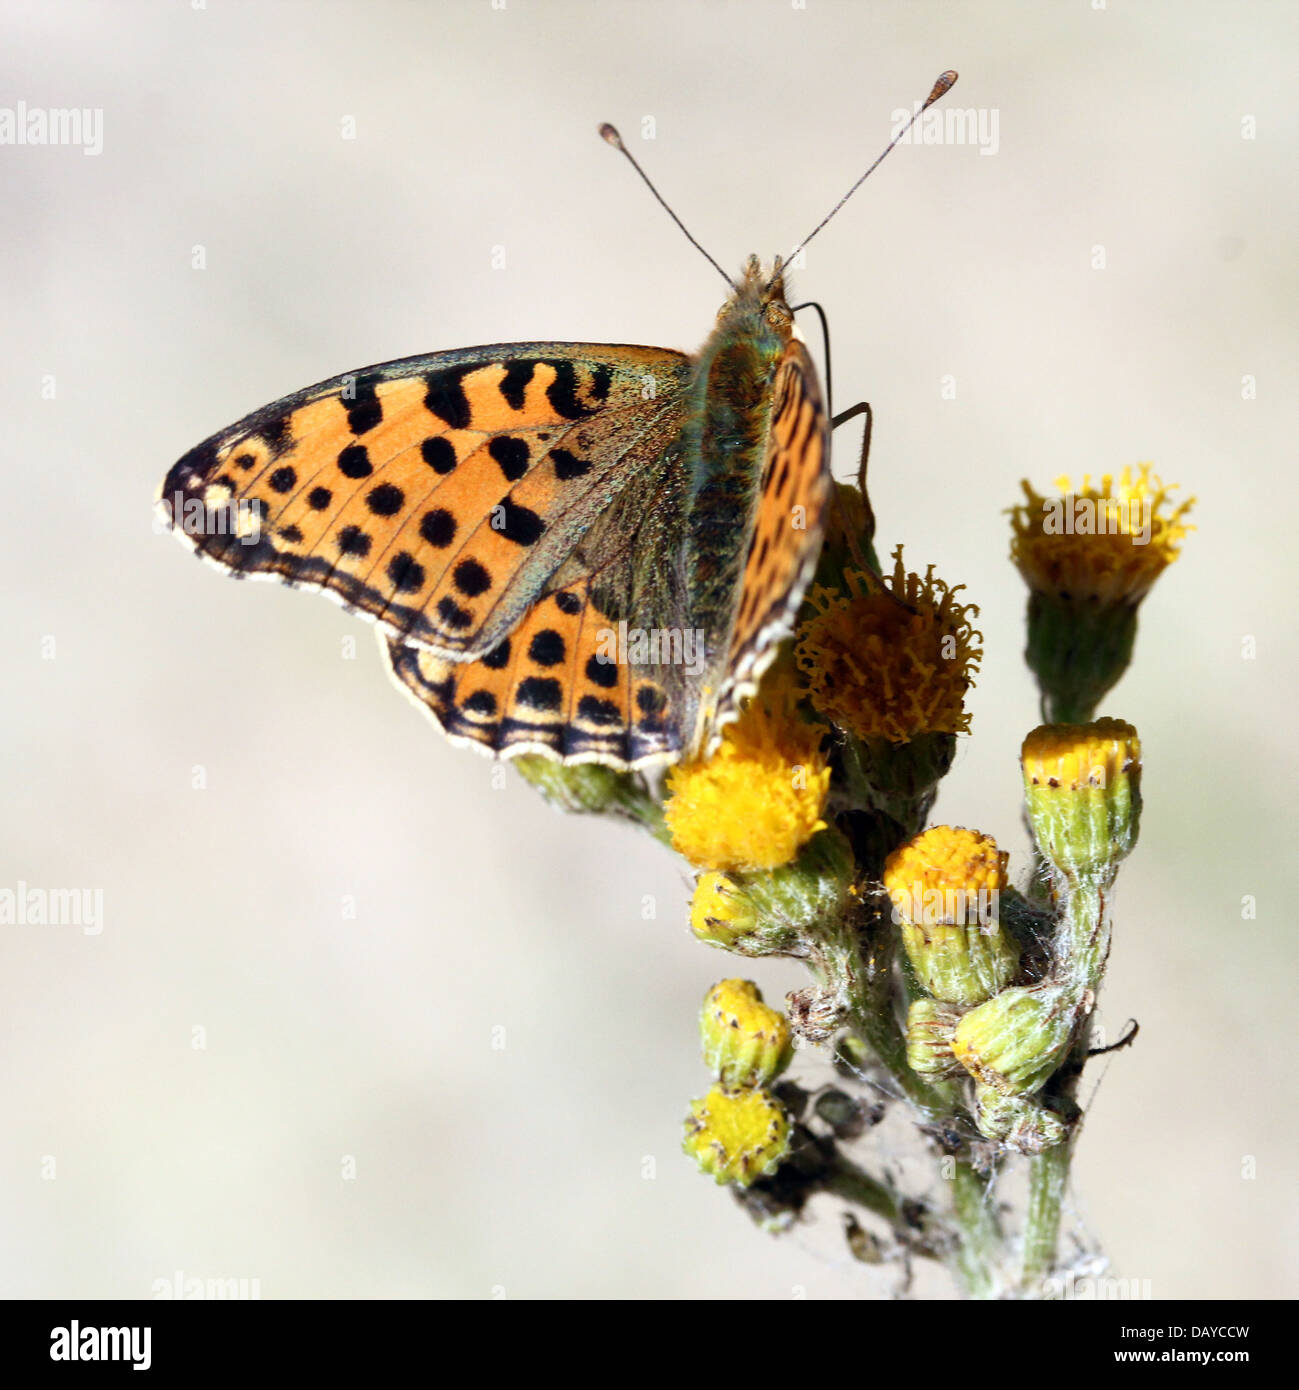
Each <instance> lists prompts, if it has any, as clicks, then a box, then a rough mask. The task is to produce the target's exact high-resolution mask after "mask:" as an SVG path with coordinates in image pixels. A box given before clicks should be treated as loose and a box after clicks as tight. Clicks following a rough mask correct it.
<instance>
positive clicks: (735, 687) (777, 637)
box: [703, 338, 831, 748]
mask: <svg viewBox="0 0 1299 1390" xmlns="http://www.w3.org/2000/svg"><path fill="white" fill-rule="evenodd" d="M830 486H831V475H830V425H829V420H828V419H827V417H826V413H825V407H824V405H823V404H822V400H821V388H820V384H819V383H818V381H817V376H816V367H815V365H814V364H813V362H812V359H811V356H810V355H809V353H808V351H807V348H806V347H805V346H804V345H803V343H802V342H800V341H799V340H798V339H797V338H791V339H790V342H789V345H788V346H787V347H786V349H785V352H784V355H783V357H782V358H781V361H780V363H779V365H778V367H777V369H776V374H775V378H774V380H773V383H772V404H771V424H770V428H769V431H768V436H767V450H766V457H765V461H764V463H763V468H762V479H761V486H760V492H759V498H758V504H757V511H756V514H755V519H754V528H753V536H752V539H751V541H750V543H749V549H748V554H747V556H746V559H745V563H744V575H743V580H742V583H741V586H740V594H739V603H738V608H737V611H736V617H735V623H734V626H733V628H732V630H731V638H730V643H729V650H728V656H727V661H726V666H725V669H724V673H723V677H722V679H721V680H720V682H719V684H718V689H717V694H716V697H715V701H714V703H713V706H712V710H711V717H710V718H709V719H708V723H707V727H706V728H705V729H704V730H703V734H704V740H705V742H706V745H707V746H708V747H710V748H711V747H714V746H715V745H716V741H717V736H718V733H719V731H720V729H721V728H722V727H723V726H724V725H725V724H726V723H728V722H729V721H730V720H732V719H734V718H735V715H736V707H737V704H738V702H739V700H740V699H742V698H743V697H744V696H746V695H747V694H750V693H751V692H752V691H753V689H754V687H755V685H756V683H757V680H758V677H759V676H761V674H762V672H763V670H764V669H765V667H766V666H767V665H768V664H769V662H770V660H771V658H772V657H773V656H774V654H775V650H776V647H777V645H778V644H779V643H780V642H781V641H782V640H783V639H784V638H786V637H787V636H789V635H790V633H791V632H792V631H793V629H794V620H795V618H796V616H797V614H798V609H799V605H800V604H801V603H802V601H803V593H804V591H805V590H806V588H807V586H808V584H809V583H810V582H811V579H812V574H813V571H814V570H815V569H816V562H817V557H818V556H819V554H820V551H821V541H822V537H823V535H824V528H825V511H826V507H827V505H828V503H829V497H830Z"/></svg>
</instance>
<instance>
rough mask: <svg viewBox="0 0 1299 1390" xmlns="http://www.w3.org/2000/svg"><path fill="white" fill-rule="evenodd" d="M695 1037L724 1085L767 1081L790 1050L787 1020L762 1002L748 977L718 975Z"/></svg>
mask: <svg viewBox="0 0 1299 1390" xmlns="http://www.w3.org/2000/svg"><path fill="white" fill-rule="evenodd" d="M699 1039H700V1042H701V1043H702V1044H703V1049H704V1061H705V1062H706V1063H707V1064H708V1066H709V1067H710V1068H711V1069H712V1071H713V1072H714V1074H715V1075H716V1076H717V1078H718V1079H719V1080H720V1081H721V1083H722V1085H723V1086H765V1085H767V1084H768V1083H769V1082H771V1081H773V1080H775V1078H776V1077H777V1076H779V1075H780V1073H781V1072H782V1071H784V1069H785V1068H786V1067H787V1066H788V1065H789V1062H790V1058H791V1057H792V1056H793V1055H794V1044H793V1037H792V1035H791V1033H790V1030H789V1020H788V1019H786V1017H785V1015H784V1014H782V1013H777V1011H776V1010H775V1009H772V1008H769V1007H768V1006H767V1005H766V1004H764V1003H763V1002H762V991H761V990H759V989H758V987H757V985H755V984H754V983H753V981H752V980H721V981H719V983H717V984H715V985H714V986H713V987H712V989H710V990H709V991H708V993H707V994H706V995H705V996H704V1006H703V1008H702V1009H701V1010H700V1012H699Z"/></svg>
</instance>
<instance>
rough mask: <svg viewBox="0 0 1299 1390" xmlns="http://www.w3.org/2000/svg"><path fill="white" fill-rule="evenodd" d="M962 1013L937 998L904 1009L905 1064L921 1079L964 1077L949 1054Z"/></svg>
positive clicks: (918, 1000) (913, 1002) (961, 1069)
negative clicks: (905, 1023) (905, 1017)
mask: <svg viewBox="0 0 1299 1390" xmlns="http://www.w3.org/2000/svg"><path fill="white" fill-rule="evenodd" d="M960 1021H961V1011H960V1009H958V1008H955V1007H954V1006H953V1005H951V1004H944V1003H942V1002H941V1001H940V1000H938V999H915V1000H913V1001H912V1003H911V1007H910V1008H909V1009H908V1010H907V1064H908V1066H910V1068H911V1070H912V1071H914V1072H918V1073H919V1074H920V1075H921V1076H934V1077H949V1076H964V1075H965V1068H964V1067H962V1066H961V1064H960V1062H958V1061H957V1060H956V1058H955V1056H954V1055H953V1054H952V1034H953V1033H955V1032H956V1025H957V1024H958V1023H959V1022H960Z"/></svg>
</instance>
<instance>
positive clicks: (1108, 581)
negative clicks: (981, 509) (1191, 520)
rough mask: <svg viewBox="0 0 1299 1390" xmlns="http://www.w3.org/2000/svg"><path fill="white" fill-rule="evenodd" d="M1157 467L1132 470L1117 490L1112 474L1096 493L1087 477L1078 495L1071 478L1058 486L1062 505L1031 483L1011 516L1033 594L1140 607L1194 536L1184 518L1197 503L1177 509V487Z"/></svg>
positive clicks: (1019, 562) (1015, 550)
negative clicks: (1185, 542)
mask: <svg viewBox="0 0 1299 1390" xmlns="http://www.w3.org/2000/svg"><path fill="white" fill-rule="evenodd" d="M1152 467H1153V465H1151V464H1149V463H1142V464H1138V465H1137V470H1138V471H1136V472H1135V473H1134V472H1133V469H1132V468H1131V467H1130V466H1129V467H1126V468H1124V470H1123V472H1122V473H1121V474H1120V475H1119V478H1118V482H1117V483H1116V482H1115V480H1114V477H1113V475H1111V474H1109V473H1107V474H1105V475H1104V477H1102V479H1101V484H1100V487H1098V488H1093V487H1092V486H1091V477H1090V475H1086V476H1084V478H1083V480H1082V488H1081V489H1080V490H1079V491H1078V492H1074V491H1073V490H1072V488H1071V486H1070V480H1069V478H1068V477H1062V478H1057V479H1056V486H1057V487H1058V488H1059V489H1060V491H1061V494H1062V495H1061V496H1059V497H1043V496H1041V495H1040V494H1039V493H1038V492H1037V491H1036V490H1035V489H1034V488H1033V486H1032V484H1031V483H1029V482H1028V481H1027V480H1025V481H1024V483H1023V484H1022V486H1023V488H1024V495H1025V497H1026V498H1027V499H1028V500H1027V501H1026V502H1023V503H1020V504H1019V505H1018V506H1015V507H1012V508H1011V509H1010V516H1011V526H1012V528H1013V530H1014V537H1013V539H1012V541H1011V547H1010V554H1011V559H1012V560H1014V562H1015V564H1016V566H1017V567H1018V569H1019V572H1020V573H1021V574H1022V575H1023V576H1024V579H1025V581H1026V582H1027V584H1028V586H1029V587H1030V588H1031V589H1033V590H1034V591H1036V592H1037V593H1042V594H1050V595H1055V596H1059V597H1064V598H1069V599H1074V600H1085V599H1096V600H1099V601H1100V602H1102V603H1118V602H1123V603H1131V604H1136V603H1139V602H1140V601H1141V600H1142V599H1143V598H1144V597H1145V595H1146V593H1147V592H1148V591H1149V589H1150V586H1151V585H1152V584H1153V583H1154V582H1155V580H1156V579H1158V578H1159V576H1160V575H1161V574H1162V573H1163V572H1164V570H1165V569H1166V568H1167V567H1168V566H1169V565H1170V564H1172V562H1173V561H1174V560H1176V559H1177V557H1178V555H1179V554H1180V545H1181V542H1182V541H1183V540H1184V539H1185V537H1186V535H1187V533H1188V532H1189V531H1191V530H1194V527H1192V526H1189V525H1188V524H1187V523H1186V522H1185V521H1184V520H1183V518H1184V517H1185V516H1186V514H1187V512H1189V511H1190V509H1191V507H1192V506H1193V505H1194V502H1195V499H1194V498H1193V497H1190V498H1187V499H1186V500H1185V501H1184V502H1179V503H1178V504H1177V505H1176V506H1175V507H1173V506H1172V498H1171V496H1170V494H1171V493H1172V492H1173V491H1174V490H1175V488H1176V484H1173V485H1171V486H1169V487H1165V486H1164V484H1163V483H1162V482H1161V481H1160V479H1159V477H1158V475H1157V474H1155V473H1153V472H1152V471H1151V470H1152ZM1170 508H1171V510H1170Z"/></svg>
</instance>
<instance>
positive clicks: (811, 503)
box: [159, 257, 830, 769]
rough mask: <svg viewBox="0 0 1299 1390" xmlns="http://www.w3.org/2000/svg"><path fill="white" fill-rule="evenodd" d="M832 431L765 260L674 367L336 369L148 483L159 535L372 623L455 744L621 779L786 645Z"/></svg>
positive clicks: (684, 751) (725, 714)
mask: <svg viewBox="0 0 1299 1390" xmlns="http://www.w3.org/2000/svg"><path fill="white" fill-rule="evenodd" d="M828 430H829V426H828V421H827V417H826V413H825V409H824V407H823V405H822V400H821V393H820V388H819V386H818V383H817V376H816V370H815V367H814V365H813V363H812V360H811V357H810V355H809V353H808V351H807V348H806V347H805V346H804V344H803V342H802V341H801V339H800V337H799V335H798V333H797V330H796V329H795V327H794V318H793V314H792V313H791V312H790V309H789V305H788V303H787V301H786V296H785V288H784V276H783V272H782V269H781V266H780V263H779V261H777V262H776V264H775V265H774V267H773V268H772V269H771V270H770V271H768V272H764V271H763V270H762V269H761V267H760V266H759V263H758V260H757V258H756V257H753V258H751V259H750V261H749V263H748V265H747V267H746V268H745V271H744V274H743V275H742V277H741V278H740V279H739V281H738V282H737V283H736V285H735V288H734V293H733V294H732V295H731V297H730V298H729V299H728V301H727V303H726V304H725V305H724V306H723V308H722V310H721V313H720V314H719V316H718V322H717V326H716V328H715V329H714V331H713V333H712V335H711V337H710V338H709V339H708V341H707V343H706V344H705V345H704V347H703V350H702V351H701V352H700V353H699V354H698V356H696V357H689V356H687V355H685V354H684V353H680V352H674V351H672V350H670V349H667V348H651V347H631V346H622V345H596V344H586V343H546V342H538V343H510V344H506V345H495V346H487V347H474V348H464V349H460V350H457V351H452V352H442V353H433V354H430V355H428V356H422V357H410V358H405V359H403V360H400V361H396V362H387V363H383V364H381V365H379V366H374V367H367V368H364V369H362V370H360V371H357V372H353V373H348V374H347V375H344V376H341V377H334V378H332V379H330V380H328V381H323V382H320V383H319V384H318V385H315V386H312V387H308V388H307V389H306V390H304V391H299V392H297V393H296V394H294V395H292V396H287V397H285V398H284V399H283V400H279V401H276V402H275V403H274V404H272V405H268V406H265V407H263V408H262V409H261V410H258V411H254V412H253V414H251V415H249V416H247V417H246V418H245V419H243V420H241V421H239V423H238V424H236V425H233V426H231V427H230V428H229V429H227V430H223V431H221V432H220V433H219V434H216V435H214V436H213V437H212V438H210V439H208V440H206V441H205V442H204V443H202V444H200V445H199V446H198V447H197V448H195V449H191V450H190V451H189V453H187V454H185V455H184V457H183V458H181V459H180V460H179V461H178V462H177V463H176V464H175V465H174V466H173V467H172V468H171V470H170V471H169V472H168V474H167V476H166V479H165V480H164V482H163V485H162V489H161V495H160V499H159V505H160V508H161V512H162V516H163V519H164V520H165V521H166V522H167V523H168V524H169V525H171V526H172V527H173V528H174V529H175V531H176V533H177V535H178V536H180V538H181V539H182V540H183V541H184V542H185V543H186V544H187V545H189V546H192V547H193V549H194V550H195V551H196V552H197V553H198V554H199V555H200V556H202V557H203V558H204V559H207V560H211V561H214V562H215V563H216V564H218V565H220V566H222V567H223V568H225V569H226V570H228V571H229V572H230V573H231V574H233V575H236V576H239V577H248V576H269V577H274V578H276V579H280V580H282V581H283V582H285V583H287V584H290V585H294V586H298V587H303V588H315V589H321V590H323V591H324V592H326V593H328V594H330V595H332V596H333V597H334V598H336V599H338V600H340V601H341V602H342V603H343V604H344V605H345V606H346V607H348V608H350V609H352V610H354V611H355V612H357V613H360V614H362V615H364V616H365V617H367V618H370V619H372V620H373V621H374V622H376V623H377V624H378V625H379V627H380V628H381V630H382V633H383V635H384V637H385V639H386V640H385V642H384V647H385V650H386V654H387V659H388V663H389V666H390V669H391V671H392V673H393V675H394V677H395V678H396V680H397V681H398V683H399V684H400V685H401V686H402V687H403V688H404V689H405V690H407V691H408V692H409V693H410V694H411V695H412V696H414V697H415V699H416V700H417V702H418V703H419V704H420V705H421V707H422V708H423V709H425V710H426V711H427V712H428V713H429V714H430V715H431V716H432V718H433V719H434V721H435V722H436V723H437V724H438V725H439V726H440V727H441V728H442V729H444V730H445V731H446V733H447V734H448V735H449V736H450V737H451V739H452V740H453V741H454V742H459V743H469V744H473V745H475V746H476V747H478V748H480V749H484V750H487V751H488V752H490V753H494V754H497V755H499V756H502V757H511V756H514V755H517V754H522V753H538V754H543V755H546V756H549V757H551V758H557V759H559V760H560V761H563V762H568V763H577V762H597V763H604V764H607V765H609V766H611V767H615V768H622V769H627V768H639V767H644V766H647V765H651V764H654V763H656V762H664V761H668V760H671V759H674V758H677V757H681V756H685V757H693V756H698V755H699V754H700V753H702V752H703V751H704V750H706V749H707V748H708V747H709V746H710V743H715V741H716V738H717V735H718V733H719V732H720V730H721V729H722V728H723V727H724V726H725V724H726V723H727V722H729V721H730V720H731V719H733V718H734V717H735V716H736V712H737V709H738V706H739V703H740V701H742V700H743V698H744V697H745V696H746V695H748V694H749V693H751V692H752V691H753V689H754V687H755V683H756V681H757V678H758V677H759V676H760V674H761V672H762V669H763V667H764V665H765V664H766V663H767V662H768V661H769V660H770V659H771V657H772V656H773V655H774V652H775V649H776V646H777V644H778V643H779V642H780V641H781V640H782V639H783V638H784V637H786V636H788V635H789V633H790V632H791V630H792V625H793V620H794V617H795V615H796V613H797V610H798V606H799V603H800V600H801V599H802V595H803V590H804V588H805V587H806V585H807V583H808V581H809V579H810V577H811V574H812V570H813V568H814V567H815V564H816V559H817V555H818V552H819V549H820V543H821V537H822V529H823V521H824V515H825V509H826V505H827V499H828V492H829V487H830V468H829V460H830V449H829V437H828Z"/></svg>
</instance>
